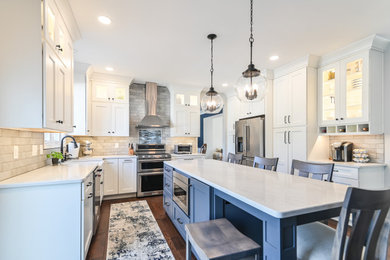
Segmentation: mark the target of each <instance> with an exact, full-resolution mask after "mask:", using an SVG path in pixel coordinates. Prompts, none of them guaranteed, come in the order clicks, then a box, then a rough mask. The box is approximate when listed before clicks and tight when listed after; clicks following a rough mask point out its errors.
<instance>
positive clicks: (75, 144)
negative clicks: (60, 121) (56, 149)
mask: <svg viewBox="0 0 390 260" xmlns="http://www.w3.org/2000/svg"><path fill="white" fill-rule="evenodd" d="M66 138H71V139H72V140H73V143H74V147H75V148H77V147H78V146H77V142H76V139H74V137H73V136H70V135H65V136H64V137H62V139H61V150H60V151H61V154H62V155H63V156H64V159H62V161H66V160H67V158H66V155H67V154H66V153H64V140H65V139H66Z"/></svg>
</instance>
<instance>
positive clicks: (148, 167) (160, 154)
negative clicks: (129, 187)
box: [136, 144, 171, 197]
mask: <svg viewBox="0 0 390 260" xmlns="http://www.w3.org/2000/svg"><path fill="white" fill-rule="evenodd" d="M136 154H137V156H138V167H137V175H138V177H137V178H138V188H137V196H138V197H145V196H154V195H161V194H162V193H163V189H164V187H163V183H164V180H163V176H164V161H170V160H171V155H170V154H168V153H166V152H165V144H137V148H136Z"/></svg>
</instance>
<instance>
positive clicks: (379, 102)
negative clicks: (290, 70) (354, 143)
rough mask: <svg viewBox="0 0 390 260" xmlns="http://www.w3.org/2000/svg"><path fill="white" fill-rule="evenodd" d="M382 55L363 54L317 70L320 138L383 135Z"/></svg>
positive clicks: (376, 53) (373, 51) (381, 53)
mask: <svg viewBox="0 0 390 260" xmlns="http://www.w3.org/2000/svg"><path fill="white" fill-rule="evenodd" d="M382 78H383V52H380V51H377V50H372V49H370V50H366V51H361V52H358V53H356V54H353V55H349V56H348V57H346V58H343V59H341V60H339V61H337V62H333V63H331V64H328V65H325V66H323V67H321V68H320V69H319V70H318V86H319V88H318V118H319V133H320V134H363V133H371V134H374V133H376V134H378V133H383V119H382V116H383V95H382V92H383V80H382Z"/></svg>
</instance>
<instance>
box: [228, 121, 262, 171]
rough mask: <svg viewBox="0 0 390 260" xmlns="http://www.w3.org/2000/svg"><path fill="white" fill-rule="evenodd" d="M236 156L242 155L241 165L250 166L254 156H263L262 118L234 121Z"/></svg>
mask: <svg viewBox="0 0 390 260" xmlns="http://www.w3.org/2000/svg"><path fill="white" fill-rule="evenodd" d="M235 128H236V154H243V162H242V164H243V165H248V166H252V165H253V158H254V157H255V156H260V157H264V155H265V142H264V139H265V135H264V130H265V128H264V116H260V117H254V118H249V119H240V120H239V121H236V127H235Z"/></svg>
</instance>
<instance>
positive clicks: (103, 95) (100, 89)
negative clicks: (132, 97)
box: [92, 81, 111, 102]
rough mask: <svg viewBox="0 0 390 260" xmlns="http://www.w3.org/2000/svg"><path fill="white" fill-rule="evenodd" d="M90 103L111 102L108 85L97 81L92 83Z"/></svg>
mask: <svg viewBox="0 0 390 260" xmlns="http://www.w3.org/2000/svg"><path fill="white" fill-rule="evenodd" d="M92 101H101V102H108V101H111V88H110V85H108V84H106V83H102V82H98V81H94V82H93V83H92Z"/></svg>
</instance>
